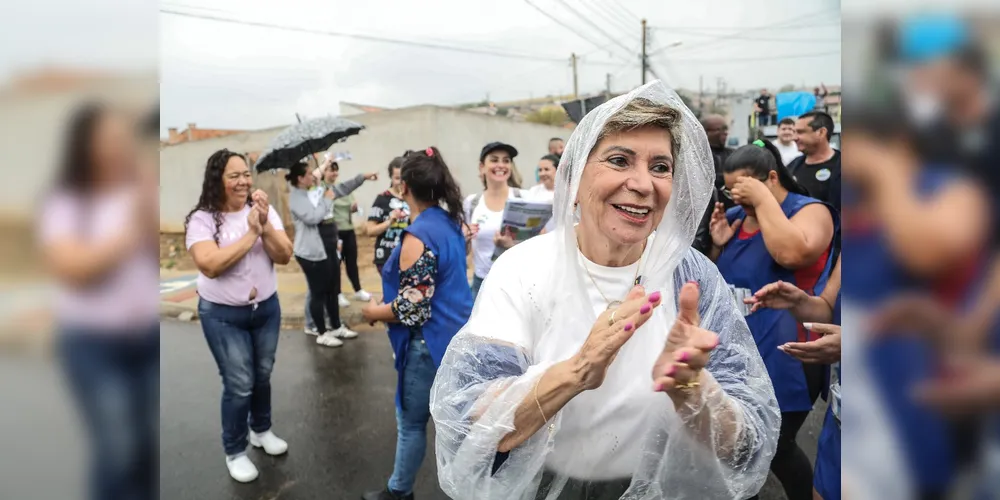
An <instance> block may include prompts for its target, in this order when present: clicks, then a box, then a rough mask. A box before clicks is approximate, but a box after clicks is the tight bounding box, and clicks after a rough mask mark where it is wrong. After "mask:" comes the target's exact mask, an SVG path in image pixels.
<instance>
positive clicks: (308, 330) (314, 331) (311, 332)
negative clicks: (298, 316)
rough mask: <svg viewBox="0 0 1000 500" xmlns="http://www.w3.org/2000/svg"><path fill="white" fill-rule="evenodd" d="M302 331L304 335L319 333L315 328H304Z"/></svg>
mask: <svg viewBox="0 0 1000 500" xmlns="http://www.w3.org/2000/svg"><path fill="white" fill-rule="evenodd" d="M302 331H304V332H306V335H319V331H317V330H316V329H315V328H309V327H308V326H307V327H305V328H304V329H303V330H302Z"/></svg>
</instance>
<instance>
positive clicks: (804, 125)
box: [788, 111, 840, 205]
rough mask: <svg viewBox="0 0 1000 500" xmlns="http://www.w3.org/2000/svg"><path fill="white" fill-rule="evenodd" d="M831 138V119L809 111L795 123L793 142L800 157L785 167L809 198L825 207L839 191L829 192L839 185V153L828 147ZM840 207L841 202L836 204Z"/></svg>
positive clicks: (817, 112)
mask: <svg viewBox="0 0 1000 500" xmlns="http://www.w3.org/2000/svg"><path fill="white" fill-rule="evenodd" d="M832 134H833V118H831V117H830V115H828V114H826V113H824V112H822V111H810V112H808V113H806V114H804V115H802V116H800V117H799V118H798V120H796V121H795V135H796V142H797V143H798V145H799V151H802V156H800V157H798V158H796V159H794V160H792V162H791V163H789V164H788V171H789V172H790V173H791V174H792V177H795V180H796V181H798V183H799V184H801V185H802V187H804V188H806V189H807V190H808V191H809V196H812V197H813V198H816V199H818V200H820V201H825V202H827V203H831V204H833V203H834V200H833V194H832V193H839V192H840V187H839V186H837V188H835V189H834V188H831V185H832V184H833V183H834V182H840V151H837V150H836V149H834V148H833V147H832V146H830V136H831V135H832ZM836 203H837V204H838V205H839V203H840V200H836Z"/></svg>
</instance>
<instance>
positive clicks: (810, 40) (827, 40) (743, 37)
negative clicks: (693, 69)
mask: <svg viewBox="0 0 1000 500" xmlns="http://www.w3.org/2000/svg"><path fill="white" fill-rule="evenodd" d="M676 31H677V33H681V34H686V35H692V36H702V37H717V36H719V35H717V34H714V33H704V32H702V33H698V32H694V31H683V30H676ZM728 38H732V39H736V40H747V41H751V42H795V43H833V42H836V43H840V41H841V39H840V38H808V37H802V38H769V37H759V36H754V35H739V36H736V35H734V36H730V37H728Z"/></svg>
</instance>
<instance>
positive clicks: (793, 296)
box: [744, 258, 841, 500]
mask: <svg viewBox="0 0 1000 500" xmlns="http://www.w3.org/2000/svg"><path fill="white" fill-rule="evenodd" d="M744 302H745V303H746V304H750V305H751V306H752V308H751V311H754V312H756V311H758V310H760V309H761V308H771V309H783V310H787V311H788V312H790V313H791V314H792V316H794V317H795V319H796V320H797V321H801V322H804V323H803V324H804V326H805V327H806V328H807V329H808V330H809V331H811V332H814V333H818V334H820V335H822V337H821V338H820V339H818V340H814V341H811V342H789V343H787V344H783V345H781V346H779V347H778V348H779V349H781V351H782V352H784V353H785V354H788V355H789V356H792V357H795V358H797V359H799V360H800V361H802V362H803V363H820V364H829V365H832V368H833V376H832V380H831V381H830V393H831V396H832V397H831V398H830V406H829V407H827V411H826V417H825V418H824V420H823V429H822V430H821V431H820V434H819V444H818V445H817V449H816V469H815V471H814V477H813V488H815V494H814V497H816V496H818V497H819V498H820V499H822V500H834V499H839V498H840V497H841V494H840V422H841V420H840V401H841V400H840V259H839V258H838V259H837V265H836V266H835V267H834V268H833V272H832V273H830V280H829V281H828V282H827V284H826V287H825V288H824V289H823V292H822V293H821V294H820V295H819V296H810V295H809V294H808V293H806V292H805V291H803V290H801V289H799V287H797V286H795V285H793V284H791V283H787V282H784V281H777V282H774V283H771V284H769V285H767V286H765V287H764V288H761V289H760V290H758V291H757V292H756V293H755V294H754V296H753V297H748V298H747V299H745V300H744ZM811 322H816V323H811Z"/></svg>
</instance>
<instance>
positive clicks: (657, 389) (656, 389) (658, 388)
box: [653, 384, 663, 392]
mask: <svg viewBox="0 0 1000 500" xmlns="http://www.w3.org/2000/svg"><path fill="white" fill-rule="evenodd" d="M662 390H663V384H656V385H654V386H653V392H660V391H662Z"/></svg>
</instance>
